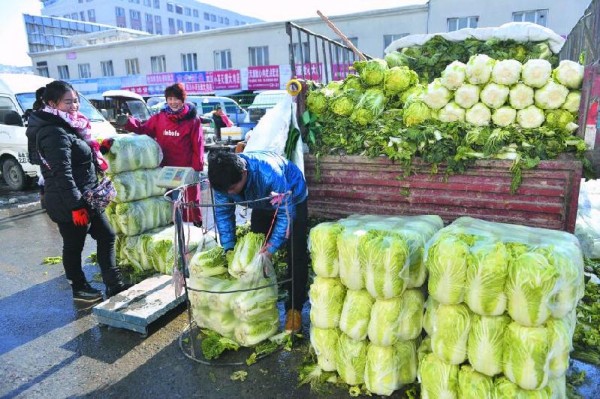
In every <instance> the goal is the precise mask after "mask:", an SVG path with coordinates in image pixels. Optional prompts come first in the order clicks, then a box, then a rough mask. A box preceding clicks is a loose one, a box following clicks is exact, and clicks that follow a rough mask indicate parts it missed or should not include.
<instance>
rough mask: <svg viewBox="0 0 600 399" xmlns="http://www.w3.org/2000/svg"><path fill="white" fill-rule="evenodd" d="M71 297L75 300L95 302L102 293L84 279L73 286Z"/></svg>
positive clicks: (100, 297)
mask: <svg viewBox="0 0 600 399" xmlns="http://www.w3.org/2000/svg"><path fill="white" fill-rule="evenodd" d="M73 299H75V300H77V301H85V302H96V301H99V300H101V299H102V293H101V292H100V291H98V290H97V289H95V288H94V287H92V286H91V285H90V284H89V283H88V282H87V281H86V282H85V283H83V284H82V285H80V286H73Z"/></svg>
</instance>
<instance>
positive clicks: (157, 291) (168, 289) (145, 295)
mask: <svg viewBox="0 0 600 399" xmlns="http://www.w3.org/2000/svg"><path fill="white" fill-rule="evenodd" d="M184 300H185V293H184V294H182V295H180V296H179V297H176V296H175V288H174V287H173V284H172V277H171V276H166V275H156V276H153V277H149V278H147V279H145V280H144V281H142V282H140V283H138V284H136V285H134V286H133V287H131V288H129V289H128V290H127V291H123V292H121V293H120V294H118V295H115V296H114V297H112V298H110V299H108V300H106V301H104V302H102V303H100V304H98V305H96V306H94V308H93V309H92V313H93V314H95V315H96V317H97V319H98V323H100V324H104V325H107V326H112V327H118V328H124V329H127V330H132V331H135V332H138V333H141V334H142V335H144V336H145V335H147V334H148V326H149V325H150V324H151V323H152V322H154V321H156V320H157V319H158V318H160V317H161V316H163V315H164V314H166V313H167V312H168V311H170V310H172V309H173V308H175V307H176V306H177V305H179V304H181V303H183V301H184Z"/></svg>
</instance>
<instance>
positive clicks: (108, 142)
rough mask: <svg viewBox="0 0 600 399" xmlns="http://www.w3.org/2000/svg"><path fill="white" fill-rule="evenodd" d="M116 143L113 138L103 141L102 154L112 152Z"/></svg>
mask: <svg viewBox="0 0 600 399" xmlns="http://www.w3.org/2000/svg"><path fill="white" fill-rule="evenodd" d="M114 141H115V139H113V138H110V139H104V140H102V144H100V152H101V153H102V154H107V153H108V152H109V151H110V147H112V145H113V142H114Z"/></svg>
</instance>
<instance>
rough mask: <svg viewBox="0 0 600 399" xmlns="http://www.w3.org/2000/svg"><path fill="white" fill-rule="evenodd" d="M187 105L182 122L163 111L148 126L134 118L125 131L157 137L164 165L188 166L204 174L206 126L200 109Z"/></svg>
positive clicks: (127, 124) (148, 121) (152, 118)
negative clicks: (204, 130) (198, 114)
mask: <svg viewBox="0 0 600 399" xmlns="http://www.w3.org/2000/svg"><path fill="white" fill-rule="evenodd" d="M187 106H188V107H189V111H188V112H187V113H186V114H184V115H183V116H182V117H181V118H179V119H176V118H175V117H173V116H172V115H170V114H168V113H167V112H166V111H165V110H161V111H160V112H159V113H158V114H156V115H152V117H150V119H148V120H147V121H146V122H145V123H141V122H140V121H139V120H137V119H135V118H133V117H130V118H129V120H128V121H127V123H126V124H125V126H123V128H124V129H125V130H128V131H130V132H134V133H138V134H146V135H148V136H150V137H152V138H154V139H155V140H156V142H157V143H158V145H159V146H160V148H161V149H162V152H163V161H162V163H161V166H188V167H192V168H194V170H196V171H201V170H202V168H203V166H204V136H203V133H202V123H200V119H199V118H198V117H197V114H196V107H194V105H193V104H187Z"/></svg>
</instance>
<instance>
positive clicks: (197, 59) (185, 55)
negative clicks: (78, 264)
mask: <svg viewBox="0 0 600 399" xmlns="http://www.w3.org/2000/svg"><path fill="white" fill-rule="evenodd" d="M92 2H93V1H92ZM121 2H123V3H125V1H124V0H121ZM480 3H484V2H481V1H479V0H452V1H449V0H430V1H429V2H428V3H425V4H419V5H411V6H405V7H398V8H392V9H387V10H374V11H368V12H361V13H355V14H349V15H341V16H332V17H330V19H331V20H332V21H333V22H334V24H335V25H336V26H337V27H338V28H339V29H340V30H341V31H342V32H344V34H345V35H346V36H347V37H348V38H349V39H350V41H352V43H353V44H354V45H355V46H356V47H357V48H359V49H360V50H361V51H362V52H364V53H366V54H368V55H370V56H373V57H382V56H383V55H384V49H385V48H386V47H387V45H389V43H391V42H392V41H394V40H396V39H398V38H400V37H402V36H405V35H408V34H422V33H435V32H447V31H451V30H456V29H460V28H462V27H466V26H469V27H488V26H498V25H501V24H504V23H507V22H511V21H515V20H519V21H523V20H525V21H529V20H531V19H533V21H532V22H535V21H537V22H538V23H540V24H542V25H544V26H547V27H548V28H550V29H553V30H554V31H555V32H557V33H558V34H560V35H564V36H566V35H567V34H568V33H569V31H570V29H571V28H572V27H573V26H574V25H575V23H576V22H577V20H578V19H579V18H580V16H581V15H582V14H583V11H584V10H585V8H586V7H587V6H588V4H589V0H573V1H571V2H569V7H566V6H565V5H564V4H563V3H564V1H563V0H547V1H542V0H539V1H537V0H530V1H527V2H523V1H516V0H506V1H503V2H500V4H502V7H500V6H486V7H484V6H482V5H480ZM485 3H486V4H488V3H489V2H485ZM524 3H526V7H524ZM450 5H452V7H449V6H450ZM498 7H500V8H498ZM530 7H534V8H530ZM542 7H545V8H542ZM295 23H296V24H297V25H300V26H302V27H303V28H305V29H307V30H309V31H311V32H314V33H317V34H320V35H324V36H327V37H330V38H333V39H336V36H335V34H334V33H333V32H332V31H331V29H330V28H329V27H328V26H327V25H326V24H325V23H324V22H323V21H322V20H321V19H320V18H308V19H302V20H298V21H295ZM99 34H101V33H94V34H88V36H87V37H88V39H89V40H87V42H86V40H81V41H79V42H78V43H80V44H79V45H78V46H74V47H70V48H65V49H58V50H53V51H47V52H43V53H32V54H30V55H31V58H32V60H33V65H34V68H35V67H36V66H37V65H39V63H45V65H46V66H47V68H48V71H49V75H50V76H51V77H54V78H63V79H68V80H71V81H72V82H73V83H74V84H75V86H76V87H77V88H78V89H79V90H81V91H82V92H83V93H84V94H85V93H96V92H102V91H103V90H108V89H113V88H128V89H131V90H134V91H136V92H138V93H140V94H142V95H144V96H150V95H156V94H161V93H162V91H163V90H164V87H165V85H168V84H170V83H173V82H175V81H181V82H184V83H185V84H186V88H187V89H188V91H189V92H191V93H199V94H200V93H201V94H206V93H216V94H226V93H228V92H235V91H240V90H263V89H277V88H284V87H285V84H286V83H287V81H288V80H289V79H290V78H291V77H292V76H298V75H299V74H298V66H299V65H302V62H303V60H302V58H301V57H302V55H301V54H298V55H297V56H296V51H297V50H298V49H297V48H293V49H292V48H291V47H290V46H291V45H290V38H289V37H288V35H287V33H286V24H285V23H284V22H268V23H255V24H248V25H244V26H237V27H229V28H219V29H211V30H207V31H199V32H190V33H181V34H179V35H178V36H177V38H176V39H175V38H173V37H172V36H156V35H152V36H148V37H143V38H138V39H135V40H126V41H112V42H104V43H98V42H95V43H96V44H92V40H95V39H93V37H94V36H95V35H99ZM303 40H306V39H303ZM303 44H304V45H305V49H307V50H309V49H311V47H313V46H314V44H312V43H308V42H306V43H304V42H303ZM290 51H293V52H294V54H295V57H294V58H295V60H296V65H295V66H294V67H292V66H291V65H290V61H289V59H290ZM304 62H307V61H306V60H304ZM308 67H309V69H313V70H315V69H316V70H318V69H319V68H320V66H319V65H309V66H308ZM292 68H295V70H294V71H292ZM88 70H89V74H88V73H87V71H88ZM81 71H86V72H85V74H82V73H81ZM304 77H306V78H311V76H304Z"/></svg>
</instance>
